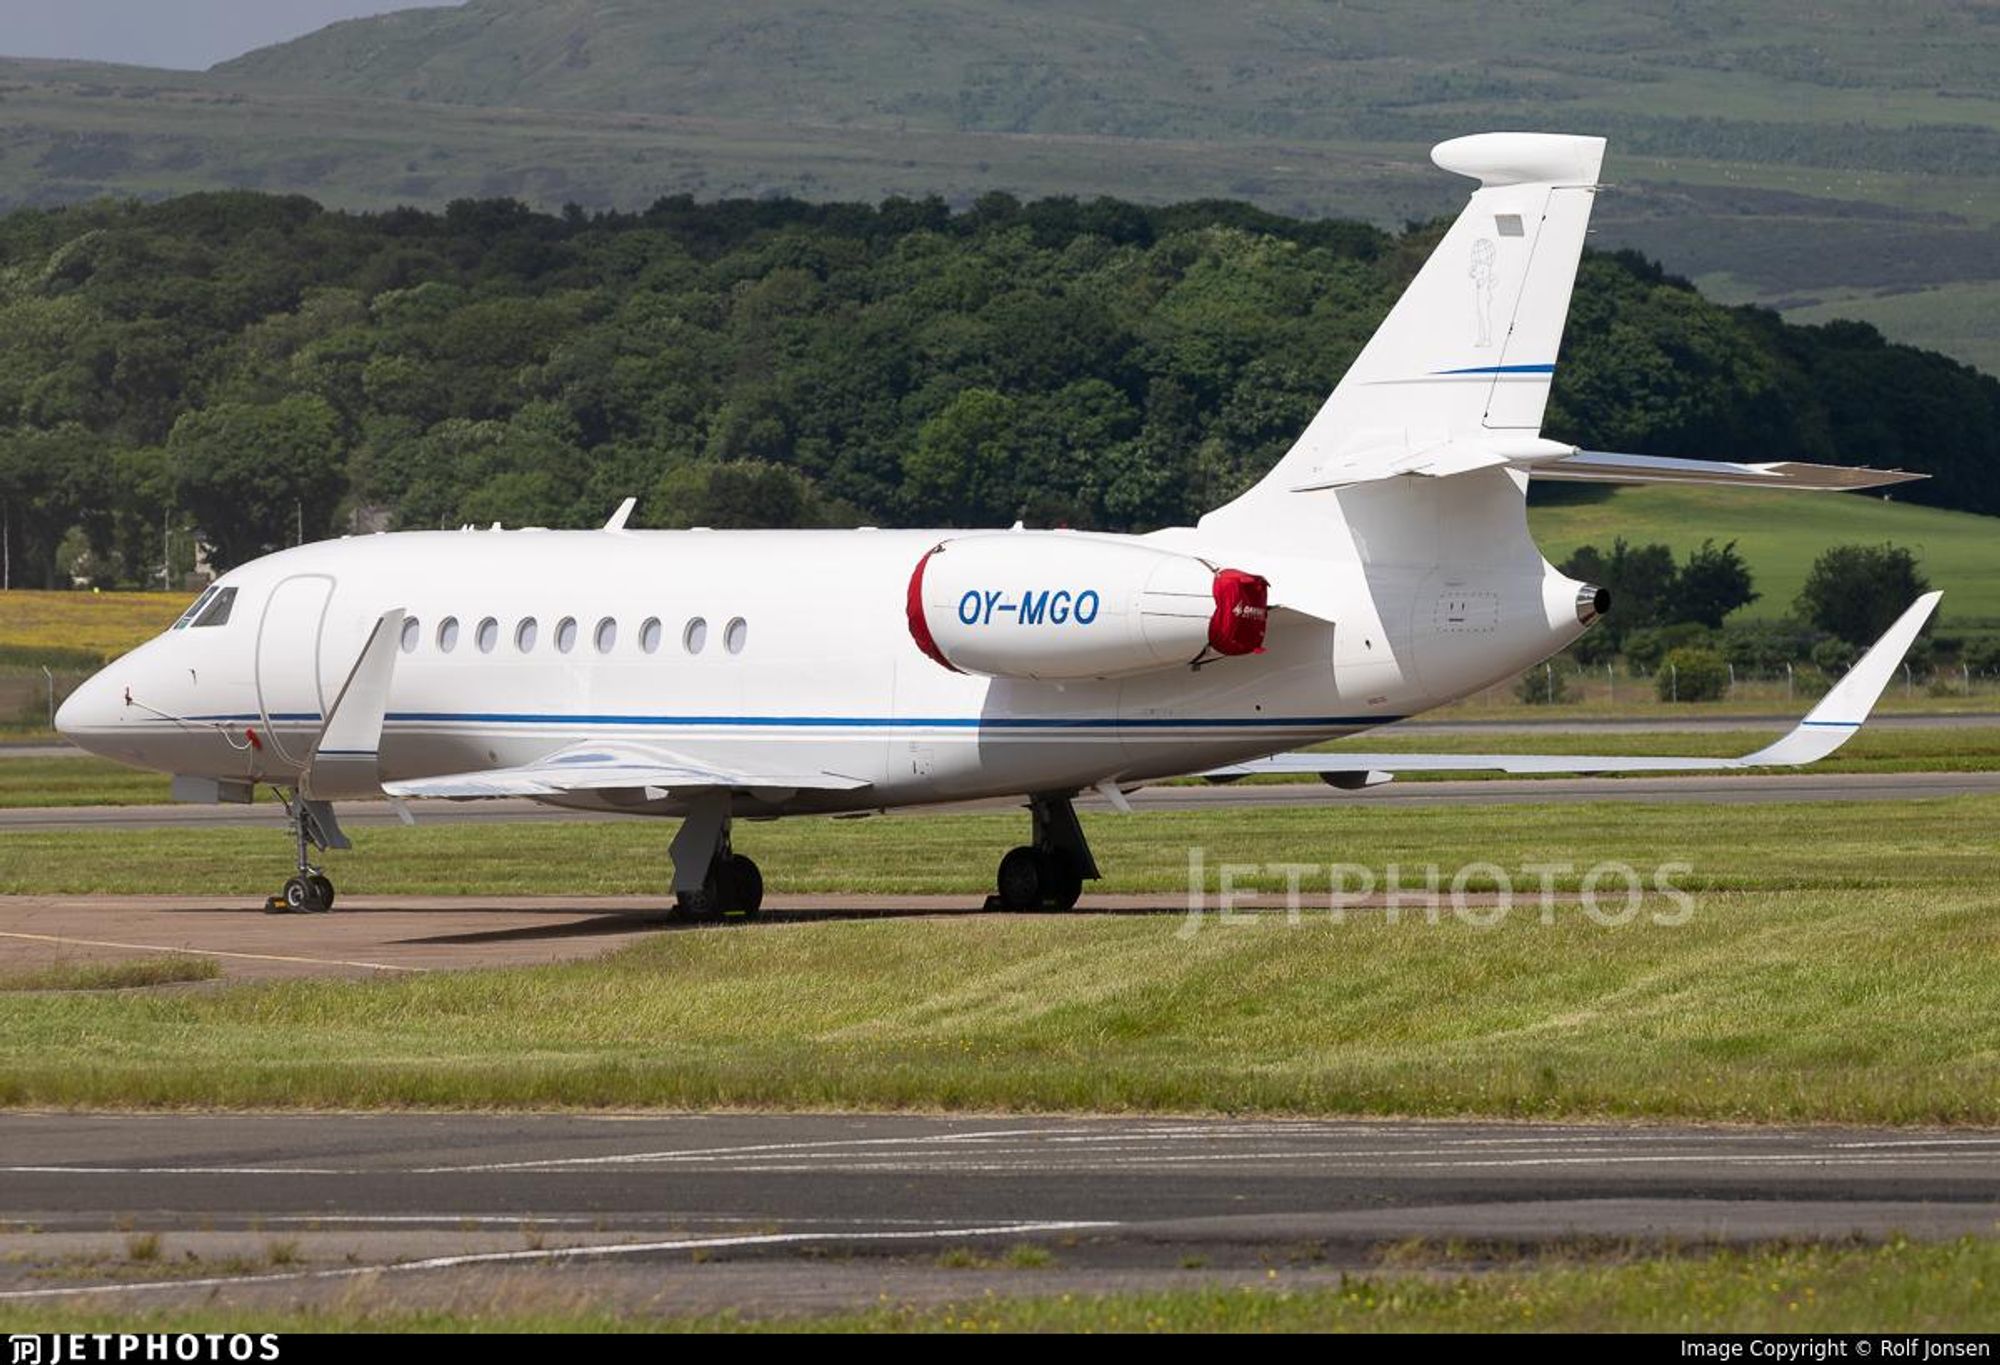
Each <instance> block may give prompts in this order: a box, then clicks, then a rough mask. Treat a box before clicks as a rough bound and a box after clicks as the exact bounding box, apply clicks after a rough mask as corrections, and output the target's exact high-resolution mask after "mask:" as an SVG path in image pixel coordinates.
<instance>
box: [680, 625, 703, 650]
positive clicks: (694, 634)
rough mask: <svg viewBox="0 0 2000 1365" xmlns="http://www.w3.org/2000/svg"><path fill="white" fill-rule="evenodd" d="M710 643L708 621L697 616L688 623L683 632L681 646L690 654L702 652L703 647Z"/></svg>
mask: <svg viewBox="0 0 2000 1365" xmlns="http://www.w3.org/2000/svg"><path fill="white" fill-rule="evenodd" d="M707 643H708V622H706V621H704V620H702V619H701V617H699V616H697V617H695V618H694V619H693V620H691V621H689V622H688V623H687V628H686V629H685V630H683V631H682V632H681V648H682V649H685V650H686V651H687V652H688V653H690V654H699V653H701V647H702V646H703V645H705V644H707Z"/></svg>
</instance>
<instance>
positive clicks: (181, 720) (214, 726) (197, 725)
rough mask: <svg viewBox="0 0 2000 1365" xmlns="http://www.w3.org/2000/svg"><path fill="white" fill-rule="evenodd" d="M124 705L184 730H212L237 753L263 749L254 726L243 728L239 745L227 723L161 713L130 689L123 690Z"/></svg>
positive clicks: (157, 708) (262, 742)
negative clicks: (134, 707)
mask: <svg viewBox="0 0 2000 1365" xmlns="http://www.w3.org/2000/svg"><path fill="white" fill-rule="evenodd" d="M125 704H126V705H127V706H136V707H138V708H139V709H140V710H141V711H144V712H145V713H146V714H147V715H149V716H158V717H159V718H160V719H161V720H164V721H169V722H171V723H172V724H175V725H178V726H180V727H181V728H182V729H184V730H213V731H215V732H216V733H217V734H218V735H221V736H222V742H223V743H224V744H227V745H228V746H229V747H230V748H232V749H235V750H236V751H237V752H239V753H248V752H249V751H250V750H252V749H257V750H262V749H263V747H264V741H263V739H262V738H261V737H260V736H259V735H258V734H257V729H256V727H255V726H251V725H246V726H244V727H243V741H242V743H240V744H239V743H238V742H237V740H236V736H234V735H232V734H230V733H229V722H228V721H222V720H189V719H188V718H187V717H186V716H177V715H175V714H174V713H173V712H171V711H162V710H161V709H160V708H159V707H157V706H148V705H147V704H146V703H145V702H142V701H140V700H139V699H138V698H137V697H135V696H133V695H132V689H131V688H129V687H128V688H126V689H125Z"/></svg>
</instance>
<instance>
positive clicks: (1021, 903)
mask: <svg viewBox="0 0 2000 1365" xmlns="http://www.w3.org/2000/svg"><path fill="white" fill-rule="evenodd" d="M1028 809H1029V811H1030V812H1031V813H1032V814H1033V817H1034V843H1032V844H1024V845H1022V846H1021V847H1020V848H1016V849H1012V850H1010V851H1009V852H1008V854H1007V856H1006V857H1004V858H1002V859H1001V860H1000V874H999V876H998V878H996V881H997V883H998V885H997V887H996V890H995V893H994V894H993V895H992V896H990V897H988V898H987V901H986V908H987V909H989V910H1016V911H1020V910H1069V909H1073V908H1074V907H1075V905H1076V902H1077V898H1078V897H1079V896H1081V895H1082V894H1083V884H1084V882H1085V881H1094V880H1096V879H1097V878H1098V877H1099V876H1100V875H1102V874H1100V873H1099V872H1098V870H1097V860H1096V859H1095V858H1093V857H1091V855H1090V844H1089V843H1088V842H1087V841H1086V840H1085V839H1084V837H1083V825H1082V824H1081V823H1079V822H1078V820H1077V818H1076V807H1075V806H1073V805H1071V804H1070V799H1069V797H1067V796H1047V795H1044V796H1036V797H1031V798H1030V799H1029V801H1028Z"/></svg>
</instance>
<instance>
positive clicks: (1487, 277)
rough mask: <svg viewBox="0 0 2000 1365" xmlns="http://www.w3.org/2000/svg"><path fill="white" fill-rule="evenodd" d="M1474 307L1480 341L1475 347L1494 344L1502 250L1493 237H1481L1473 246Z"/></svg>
mask: <svg viewBox="0 0 2000 1365" xmlns="http://www.w3.org/2000/svg"><path fill="white" fill-rule="evenodd" d="M1467 273H1469V274H1470V275H1471V276H1472V307H1473V312H1474V314H1475V315H1476V316H1477V318H1478V320H1479V339H1478V340H1476V341H1474V342H1473V343H1472V344H1473V345H1474V346H1487V347H1490V346H1492V344H1493V294H1494V291H1495V290H1496V289H1497V288H1498V286H1499V279H1500V249H1499V248H1498V247H1496V246H1494V245H1493V239H1492V238H1491V237H1481V238H1480V239H1479V240H1478V241H1476V242H1474V243H1473V244H1472V269H1471V270H1470V271H1469V272H1467Z"/></svg>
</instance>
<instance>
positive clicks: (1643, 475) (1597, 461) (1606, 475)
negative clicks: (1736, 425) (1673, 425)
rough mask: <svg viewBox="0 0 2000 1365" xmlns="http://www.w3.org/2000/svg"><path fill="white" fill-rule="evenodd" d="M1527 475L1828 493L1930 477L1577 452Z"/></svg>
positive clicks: (1830, 467)
mask: <svg viewBox="0 0 2000 1365" xmlns="http://www.w3.org/2000/svg"><path fill="white" fill-rule="evenodd" d="M1530 472H1531V473H1532V474H1533V475H1534V477H1535V478H1538V479H1564V480H1568V481H1571V482H1575V483H1693V484H1719V485H1725V486H1730V487H1736V488H1799V489H1806V490H1817V491H1828V492H1844V491H1847V490H1851V489H1856V488H1882V487H1886V486H1887V485H1889V484H1896V483H1909V482H1910V481H1911V480H1913V479H1927V478H1929V477H1930V475H1928V474H1912V473H1910V472H1909V471H1907V470H1902V469H1869V468H1866V467H1865V466H1862V465H1841V464H1803V463H1801V462H1799V461H1797V460H1777V461H1773V462H1771V463H1768V464H1732V463H1729V462H1727V461H1722V460H1679V459H1673V458H1670V457H1666V456H1660V455H1614V454H1612V453H1611V452H1609V451H1603V450H1579V451H1577V452H1576V453H1575V454H1574V455H1570V456H1568V457H1566V458H1564V459H1560V460H1551V461H1547V462H1538V463H1536V464H1535V465H1534V466H1533V467H1532V469H1531V471H1530Z"/></svg>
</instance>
